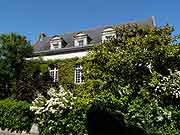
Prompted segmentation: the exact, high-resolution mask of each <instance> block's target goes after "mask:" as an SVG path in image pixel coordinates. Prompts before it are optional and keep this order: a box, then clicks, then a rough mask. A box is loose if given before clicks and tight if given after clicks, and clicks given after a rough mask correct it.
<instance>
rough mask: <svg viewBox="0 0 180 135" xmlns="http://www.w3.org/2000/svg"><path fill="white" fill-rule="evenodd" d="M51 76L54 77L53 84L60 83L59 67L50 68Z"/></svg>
mask: <svg viewBox="0 0 180 135" xmlns="http://www.w3.org/2000/svg"><path fill="white" fill-rule="evenodd" d="M49 75H50V76H51V77H52V81H53V82H58V80H59V74H58V68H57V67H54V68H50V69H49Z"/></svg>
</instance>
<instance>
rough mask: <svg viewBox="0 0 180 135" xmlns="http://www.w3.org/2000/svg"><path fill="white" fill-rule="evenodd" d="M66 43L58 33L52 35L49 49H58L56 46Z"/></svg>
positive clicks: (60, 46)
mask: <svg viewBox="0 0 180 135" xmlns="http://www.w3.org/2000/svg"><path fill="white" fill-rule="evenodd" d="M65 45H66V42H65V41H64V39H63V38H62V37H60V36H58V35H56V36H54V37H53V38H52V39H51V40H50V49H51V50H53V49H58V48H63V47H64V46H65Z"/></svg>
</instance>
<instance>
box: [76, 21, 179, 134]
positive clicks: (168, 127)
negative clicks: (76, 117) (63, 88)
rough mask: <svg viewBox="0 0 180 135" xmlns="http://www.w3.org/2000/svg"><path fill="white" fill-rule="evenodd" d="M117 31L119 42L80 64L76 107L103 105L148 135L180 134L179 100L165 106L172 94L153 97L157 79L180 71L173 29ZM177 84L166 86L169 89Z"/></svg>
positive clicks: (128, 27) (123, 28)
mask: <svg viewBox="0 0 180 135" xmlns="http://www.w3.org/2000/svg"><path fill="white" fill-rule="evenodd" d="M116 30H117V39H111V40H110V41H108V42H105V43H103V44H99V45H97V46H96V47H95V48H93V49H92V50H90V52H89V54H88V55H87V57H85V58H84V59H83V60H82V64H83V68H84V69H83V71H84V76H85V84H84V85H83V86H81V87H80V88H78V90H77V91H76V94H77V97H78V98H79V100H77V103H79V105H80V106H79V107H82V106H83V105H84V106H87V105H90V104H91V103H93V102H102V103H103V104H106V105H107V107H109V108H112V109H115V110H116V109H118V110H121V111H122V113H123V114H124V116H125V118H126V119H127V120H128V121H131V122H133V123H135V124H136V125H138V126H140V127H142V128H144V129H146V130H147V132H148V133H154V134H155V133H156V134H179V124H178V121H179V117H178V115H179V109H178V108H179V104H177V102H178V101H179V97H178V96H177V98H176V100H173V102H168V101H169V100H170V99H172V98H174V96H173V95H172V93H171V92H170V91H171V90H172V89H169V90H168V91H167V93H166V94H164V95H163V94H162V93H161V94H160V93H158V92H155V89H157V85H159V82H161V79H162V78H161V77H160V76H163V77H166V76H168V75H170V76H174V75H173V73H174V72H175V71H176V70H179V67H180V55H179V54H180V46H179V44H178V43H177V40H178V36H174V35H172V32H173V30H174V29H173V28H172V27H170V26H168V25H166V26H164V27H160V28H152V27H147V26H143V25H137V24H128V25H123V26H120V27H117V28H116ZM170 71H171V72H170ZM170 78H171V77H170ZM172 78H173V77H172ZM178 79H179V78H176V79H172V80H171V81H170V82H169V81H168V82H169V83H170V84H172V85H173V83H174V82H175V80H178ZM177 83H178V82H177ZM165 84H166V83H165ZM172 85H166V86H167V87H170V86H172ZM176 86H177V87H178V86H179V85H176ZM159 87H160V86H159ZM177 87H175V89H176V88H177ZM160 88H164V87H160ZM178 88H179V87H178ZM167 89H168V88H167ZM173 90H174V89H173ZM160 91H161V90H160ZM174 91H175V90H174ZM177 91H179V90H177ZM176 93H178V92H176ZM164 97H166V98H164ZM167 102H168V103H169V104H167ZM169 112H172V117H171V118H169V117H168V114H169ZM162 117H163V120H162V119H161V118H162ZM158 120H159V121H158ZM157 129H158V131H157V132H156V130H157Z"/></svg>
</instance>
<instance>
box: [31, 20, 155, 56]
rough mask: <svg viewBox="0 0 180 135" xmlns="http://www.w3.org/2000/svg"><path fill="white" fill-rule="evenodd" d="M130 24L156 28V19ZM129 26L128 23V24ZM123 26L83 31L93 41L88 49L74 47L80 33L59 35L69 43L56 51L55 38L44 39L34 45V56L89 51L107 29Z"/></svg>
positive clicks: (99, 40)
mask: <svg viewBox="0 0 180 135" xmlns="http://www.w3.org/2000/svg"><path fill="white" fill-rule="evenodd" d="M129 23H136V24H142V25H147V26H152V27H155V19H154V17H150V18H148V19H147V20H143V21H135V22H129ZM126 24H127V23H126ZM120 25H123V24H117V25H109V26H103V27H99V28H93V29H88V30H83V31H81V32H82V33H84V34H87V35H88V36H89V37H90V38H91V41H90V43H89V45H88V46H87V47H74V36H75V35H76V34H77V33H78V32H72V33H64V34H61V35H59V36H60V37H62V38H63V39H64V40H65V42H66V43H67V45H66V46H65V47H64V48H59V49H56V50H50V49H49V47H50V40H51V39H52V38H53V37H54V36H52V37H44V39H43V40H42V41H37V42H36V43H35V45H34V55H40V54H44V55H52V54H57V53H65V52H66V51H68V52H69V51H77V50H79V51H80V50H83V49H82V48H84V49H87V48H88V47H90V46H92V45H94V44H98V43H100V42H101V36H102V32H103V30H104V29H105V28H107V27H115V26H120Z"/></svg>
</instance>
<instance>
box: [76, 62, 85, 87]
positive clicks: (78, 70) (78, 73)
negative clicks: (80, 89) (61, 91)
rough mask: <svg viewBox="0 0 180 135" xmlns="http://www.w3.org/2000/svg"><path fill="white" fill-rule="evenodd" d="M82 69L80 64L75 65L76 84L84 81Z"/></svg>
mask: <svg viewBox="0 0 180 135" xmlns="http://www.w3.org/2000/svg"><path fill="white" fill-rule="evenodd" d="M82 69H83V68H82V66H81V65H80V64H77V65H75V72H74V83H75V84H82V83H83V82H84V80H83V72H82Z"/></svg>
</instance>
